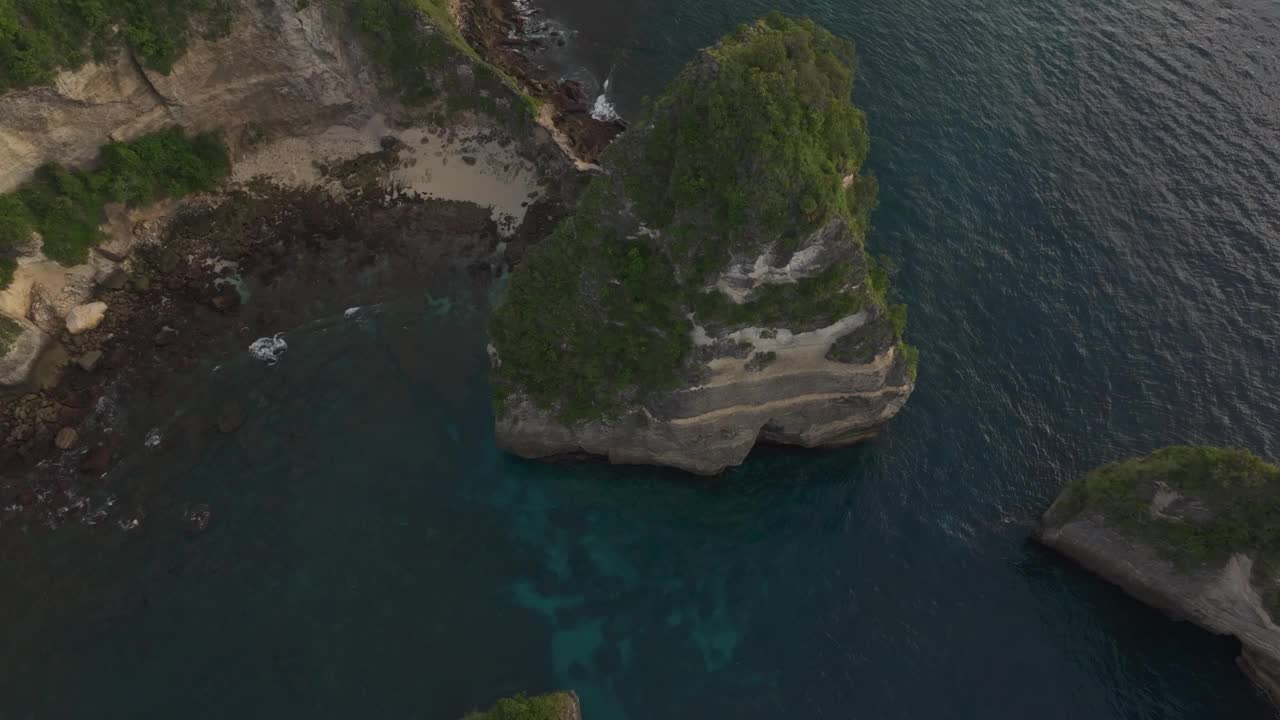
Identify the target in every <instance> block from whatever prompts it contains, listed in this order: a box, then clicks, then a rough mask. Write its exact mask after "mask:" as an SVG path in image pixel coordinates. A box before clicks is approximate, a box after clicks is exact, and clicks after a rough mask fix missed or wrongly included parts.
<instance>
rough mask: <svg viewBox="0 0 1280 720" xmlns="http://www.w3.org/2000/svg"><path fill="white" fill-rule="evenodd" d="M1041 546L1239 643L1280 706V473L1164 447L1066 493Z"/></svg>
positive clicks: (1241, 455)
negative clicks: (1279, 624)
mask: <svg viewBox="0 0 1280 720" xmlns="http://www.w3.org/2000/svg"><path fill="white" fill-rule="evenodd" d="M1036 537H1037V538H1038V539H1039V541H1040V542H1042V543H1044V544H1045V545H1047V546H1048V547H1050V548H1053V549H1054V550H1057V551H1059V552H1061V553H1063V554H1064V555H1066V556H1067V557H1070V558H1071V559H1073V560H1075V561H1076V562H1078V563H1080V565H1082V566H1083V567H1085V568H1086V569H1088V570H1091V571H1093V572H1095V573H1097V574H1098V575H1100V576H1101V577H1103V578H1105V579H1107V580H1109V581H1111V582H1113V583H1115V584H1116V585H1119V586H1120V587H1121V588H1122V589H1124V590H1125V591H1126V592H1128V593H1129V594H1130V595H1133V596H1134V597H1135V598H1137V599H1139V600H1141V601H1143V602H1146V603H1148V604H1150V605H1152V606H1153V607H1156V608H1158V609H1160V610H1162V611H1164V612H1166V613H1167V614H1169V615H1171V616H1172V617H1175V618H1178V619H1183V620H1187V621H1190V622H1192V623H1195V624H1196V625H1199V626H1200V627H1202V628H1204V629H1206V630H1209V631H1210V632H1213V633H1217V634H1220V635H1230V636H1233V637H1235V638H1236V639H1237V640H1239V641H1240V645H1241V654H1240V660H1239V662H1240V666H1241V668H1242V669H1243V670H1244V671H1245V672H1246V673H1247V674H1248V675H1249V676H1250V677H1251V678H1253V679H1254V681H1255V682H1257V683H1258V685H1259V686H1260V687H1262V688H1263V689H1264V690H1265V691H1266V693H1267V694H1268V695H1269V696H1270V697H1271V699H1272V700H1273V701H1276V702H1280V626H1277V624H1276V622H1275V619H1276V618H1278V617H1280V467H1276V466H1274V465H1271V464H1269V463H1266V462H1263V461H1262V460H1260V459H1259V458H1257V457H1255V456H1254V455H1252V454H1251V453H1249V452H1247V451H1244V450H1231V449H1221V448H1211V447H1185V446H1177V447H1169V448H1165V449H1162V450H1158V451H1156V452H1154V453H1152V454H1150V455H1147V456H1145V457H1139V458H1133V459H1129V460H1124V461H1121V462H1116V463H1112V464H1109V465H1105V466H1103V467H1100V468H1098V469H1096V470H1094V471H1092V472H1090V473H1089V474H1087V475H1085V476H1084V477H1082V478H1079V479H1077V480H1075V481H1072V482H1071V483H1068V484H1067V486H1066V488H1065V489H1064V490H1063V491H1062V494H1061V495H1060V496H1059V497H1058V499H1057V500H1056V501H1055V502H1054V503H1053V505H1052V507H1050V508H1049V510H1048V512H1046V513H1045V515H1044V518H1043V520H1042V522H1041V525H1040V528H1039V530H1038V532H1037V535H1036Z"/></svg>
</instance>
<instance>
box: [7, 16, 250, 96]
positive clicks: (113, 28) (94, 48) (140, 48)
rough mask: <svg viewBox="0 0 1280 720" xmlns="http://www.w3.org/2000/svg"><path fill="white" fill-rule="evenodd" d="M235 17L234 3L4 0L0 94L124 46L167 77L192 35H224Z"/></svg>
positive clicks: (101, 56) (47, 80)
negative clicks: (232, 13) (233, 16)
mask: <svg viewBox="0 0 1280 720" xmlns="http://www.w3.org/2000/svg"><path fill="white" fill-rule="evenodd" d="M231 12H232V3H231V0H183V1H182V2H173V1H172V0H0V91H4V90H8V89H11V88H21V87H28V86H31V85H39V84H43V83H47V82H49V81H50V80H52V79H53V76H54V74H55V73H56V72H57V71H58V70H62V69H74V68H76V67H79V66H80V65H81V64H83V63H84V62H86V61H88V60H91V59H98V60H100V59H103V58H105V57H106V56H107V54H108V52H109V51H110V50H111V49H112V48H115V47H118V46H120V45H126V46H128V47H129V48H130V49H131V50H133V52H134V53H135V54H136V55H137V56H138V57H139V58H140V59H141V61H142V62H143V64H145V65H146V66H147V67H148V68H151V69H153V70H158V71H160V72H163V73H167V72H169V70H170V69H171V68H172V67H173V63H174V62H175V61H177V59H178V58H179V57H181V56H182V53H183V52H184V51H185V50H186V47H187V43H188V42H189V41H190V39H191V37H192V36H193V35H194V34H196V33H201V34H204V35H206V36H211V37H217V36H221V35H224V34H226V33H227V32H228V31H229V30H230V27H231Z"/></svg>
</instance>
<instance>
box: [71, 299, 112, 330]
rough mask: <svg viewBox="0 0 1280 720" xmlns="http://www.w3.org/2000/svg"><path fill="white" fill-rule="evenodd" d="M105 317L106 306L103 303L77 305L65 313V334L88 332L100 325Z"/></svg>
mask: <svg viewBox="0 0 1280 720" xmlns="http://www.w3.org/2000/svg"><path fill="white" fill-rule="evenodd" d="M106 317H107V304H106V303H104V302H101V301H99V302H91V303H86V304H84V305H77V306H76V307H74V308H72V310H71V312H69V313H67V332H69V333H71V334H72V335H79V334H81V333H86V332H89V331H90V330H93V329H95V328H97V327H98V326H99V325H101V324H102V321H103V319H105V318H106Z"/></svg>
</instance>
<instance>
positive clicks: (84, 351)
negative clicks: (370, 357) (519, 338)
mask: <svg viewBox="0 0 1280 720" xmlns="http://www.w3.org/2000/svg"><path fill="white" fill-rule="evenodd" d="M255 7H257V8H258V9H255V10H252V13H251V14H250V16H249V17H250V18H256V19H257V20H262V21H263V25H264V27H261V28H250V29H240V30H234V31H233V32H232V33H231V36H230V37H229V38H226V39H223V40H221V41H218V42H216V43H211V44H210V46H208V47H206V46H202V45H197V46H195V47H193V48H192V49H191V50H190V51H189V52H188V55H187V57H186V58H185V60H184V62H188V63H190V64H191V65H192V66H193V67H197V68H198V67H204V66H205V63H210V62H211V63H217V62H220V61H222V60H224V59H225V58H226V49H227V48H228V47H234V45H235V44H236V43H239V44H240V45H241V48H240V49H241V51H242V54H243V55H246V56H248V57H250V58H258V57H262V58H266V59H265V60H262V61H261V63H260V64H270V63H271V62H276V61H277V60H279V53H278V51H277V50H274V49H268V48H265V47H264V43H265V44H268V45H269V44H271V43H277V44H278V38H273V37H272V35H271V32H272V30H271V28H272V27H273V26H275V25H276V24H278V20H279V18H280V17H283V16H286V15H288V14H289V13H291V12H294V11H293V10H292V9H291V8H290V7H286V5H285V4H280V5H278V6H272V7H271V8H270V9H263V8H266V7H267V6H255ZM299 12H302V11H299ZM306 12H308V13H310V14H309V15H308V17H309V18H310V19H309V20H308V23H310V28H311V32H312V33H313V34H314V33H328V32H334V33H336V34H335V35H333V36H331V39H330V40H328V41H326V42H323V43H321V46H322V47H325V46H327V47H329V48H331V49H332V48H335V47H338V46H342V47H344V48H345V49H344V51H343V52H342V53H340V54H341V56H342V58H343V59H342V61H341V62H339V63H336V64H335V63H333V62H331V60H319V61H318V62H319V63H320V66H321V67H323V69H322V70H321V71H320V72H319V75H318V76H319V77H323V78H324V82H323V86H324V88H325V89H324V90H322V91H320V93H319V94H317V93H316V85H314V84H313V80H314V79H315V78H316V77H317V75H316V74H315V73H312V74H311V75H308V73H307V72H305V71H304V70H303V68H306V67H314V65H312V60H311V59H308V58H307V57H303V56H301V55H300V54H299V53H302V52H304V50H305V51H306V52H311V51H312V50H314V49H315V44H314V43H315V38H314V37H313V38H311V39H310V41H309V42H310V43H311V44H308V45H306V47H305V48H303V47H294V48H291V49H290V50H291V51H292V54H288V55H287V62H286V64H287V65H288V66H289V69H288V70H286V72H285V75H283V76H278V75H275V74H271V75H269V76H267V77H264V78H263V79H262V80H261V84H260V86H259V87H256V88H254V87H251V86H252V83H253V82H255V78H253V77H252V73H249V75H250V77H249V78H248V79H247V82H248V83H249V86H250V87H247V88H246V86H245V85H243V84H241V85H237V87H236V89H235V91H234V92H235V93H236V94H235V95H234V96H231V97H228V96H226V95H224V94H219V93H220V91H219V90H217V88H211V87H206V88H180V87H177V85H176V84H175V81H176V80H177V79H180V76H182V75H183V73H186V74H187V75H188V76H192V77H195V78H198V79H207V78H208V76H207V75H205V74H201V73H196V72H193V71H188V70H184V69H183V68H182V67H179V68H176V69H175V72H174V77H172V78H169V81H170V85H169V86H168V87H172V88H175V93H176V95H177V96H179V97H185V98H195V97H213V98H215V102H218V103H221V106H222V110H221V112H222V113H223V114H224V115H225V113H226V112H228V111H229V110H228V108H232V107H234V108H238V109H239V110H243V111H244V113H245V115H244V116H243V117H238V118H235V123H234V124H232V125H231V127H232V128H235V129H234V131H233V132H231V134H229V135H226V137H227V138H228V139H229V142H228V145H229V146H230V148H231V150H232V152H233V156H234V157H233V159H234V163H233V168H232V179H231V181H229V182H227V183H226V184H225V185H224V186H223V187H221V188H219V189H218V190H217V191H215V192H212V193H205V194H200V195H195V196H190V197H188V198H184V199H182V200H177V201H167V202H165V203H161V204H159V205H154V206H147V207H140V208H126V207H124V206H109V207H108V209H107V210H108V211H107V218H108V221H107V222H106V223H105V224H104V225H103V231H104V232H105V234H106V237H107V239H106V240H105V241H104V242H103V243H101V244H100V245H99V246H98V247H97V248H95V249H94V250H93V251H92V252H91V261H90V262H89V263H87V264H85V265H83V266H76V267H74V268H62V267H59V266H57V265H56V264H55V263H52V262H46V261H42V260H41V256H40V255H39V254H38V251H36V252H37V254H36V255H35V256H34V257H33V258H31V259H30V260H24V261H22V262H21V264H20V265H19V271H18V280H17V281H16V282H15V283H14V285H13V286H12V287H11V288H10V289H9V290H8V291H6V292H5V293H0V295H3V296H4V298H7V299H6V300H5V303H6V305H5V306H4V307H7V308H9V310H8V311H7V312H15V313H17V317H22V318H24V319H23V320H21V321H20V323H25V324H19V321H15V324H19V327H21V328H23V329H26V327H27V325H30V326H31V327H32V328H35V329H36V330H35V331H33V332H32V333H30V335H31V336H32V337H38V338H39V339H40V340H41V342H40V345H39V347H38V348H35V350H36V352H33V353H31V354H30V355H29V357H26V358H23V359H22V360H21V362H20V363H17V364H18V365H22V367H17V366H16V365H15V364H14V363H10V364H11V365H15V366H14V367H13V368H11V369H13V370H14V371H15V372H14V373H12V374H13V375H14V378H11V380H14V379H16V380H17V381H16V382H10V383H9V385H8V386H7V387H0V527H31V526H35V525H49V526H57V525H59V524H61V523H62V522H65V521H67V520H68V519H71V518H75V517H80V518H81V519H82V520H85V519H87V516H88V515H90V514H93V515H94V518H93V522H98V521H100V520H102V519H103V518H101V517H98V516H97V514H96V513H97V510H96V509H95V508H94V507H93V505H92V503H91V502H90V501H89V500H88V499H87V498H88V495H89V494H90V493H88V492H86V490H87V489H91V488H94V487H101V486H103V485H104V484H107V485H109V484H110V482H111V479H110V474H111V471H112V468H113V467H114V465H115V464H116V460H117V459H118V458H119V457H120V455H121V454H122V452H123V451H124V449H125V447H126V446H128V445H129V444H130V443H133V442H135V441H140V440H141V439H140V438H133V437H130V438H125V437H123V436H122V435H121V434H120V431H119V428H112V427H110V426H109V425H110V423H107V422H104V421H103V420H102V416H103V402H105V400H104V399H105V398H107V397H108V396H112V397H121V398H124V399H123V402H125V403H126V404H130V403H136V402H145V400H144V398H147V397H156V396H161V395H164V394H165V393H167V392H169V388H171V387H177V386H180V385H181V384H182V383H184V382H189V380H187V379H184V375H185V374H189V373H191V372H195V371H196V369H197V368H198V366H199V365H200V364H201V361H202V359H204V358H208V357H228V356H230V355H231V354H235V353H244V352H246V351H247V348H248V347H249V345H250V344H251V343H253V342H254V341H255V340H257V339H260V338H271V337H273V336H274V335H275V334H276V333H278V332H279V331H280V330H282V329H287V328H290V327H296V326H298V325H300V324H301V323H304V322H306V321H308V320H312V319H315V318H317V317H322V316H325V315H333V314H334V313H337V314H339V315H340V314H341V313H342V312H343V310H344V309H345V308H349V307H352V306H355V305H365V304H372V303H378V302H383V301H387V300H394V299H395V298H396V297H397V296H402V297H403V296H413V295H415V294H418V293H421V291H422V290H423V288H426V287H436V288H454V289H457V290H458V291H459V292H463V293H466V292H479V293H483V291H485V290H487V288H488V287H489V285H490V284H491V283H492V281H493V280H494V279H495V278H496V277H498V276H500V275H501V274H502V273H503V272H505V269H506V268H507V267H508V266H509V263H511V262H516V261H518V260H519V258H520V257H521V256H522V255H523V252H524V248H525V247H526V246H527V245H528V244H529V243H531V242H536V241H537V240H538V239H540V238H541V236H542V235H544V234H545V233H546V232H548V231H549V229H550V227H552V226H554V224H555V223H556V222H557V221H558V219H559V218H560V217H561V216H562V215H563V214H564V212H565V208H566V207H567V206H568V205H570V204H571V203H572V201H573V198H574V196H575V194H576V192H577V189H578V187H579V185H580V181H579V180H578V179H577V175H578V173H577V172H576V171H575V170H574V169H573V161H572V160H571V159H570V158H569V157H567V156H566V155H565V153H564V152H563V149H562V147H559V146H558V145H557V143H556V142H555V141H554V139H553V138H552V136H551V134H550V133H549V132H547V131H546V130H544V129H543V128H542V127H540V126H538V125H537V124H533V123H530V124H528V125H525V126H522V127H521V126H512V125H510V124H507V123H504V122H501V121H499V122H494V120H493V119H491V118H486V117H483V116H482V115H475V114H467V115H466V116H465V117H462V118H459V119H456V120H451V121H448V122H440V121H439V120H438V119H437V120H433V119H431V116H426V117H424V116H423V115H422V114H421V113H418V112H415V111H412V110H406V109H405V108H402V107H400V106H399V105H398V104H397V103H395V102H393V101H389V100H386V99H385V98H376V97H372V96H368V95H367V94H359V93H352V92H348V90H349V89H350V88H353V87H356V86H358V85H359V84H360V83H361V78H362V77H367V76H368V74H369V73H371V72H374V71H373V70H372V69H371V68H369V67H367V66H365V65H364V64H363V61H362V60H360V59H359V57H358V55H359V48H358V45H348V44H345V43H346V42H347V41H345V40H341V39H340V36H341V33H340V32H337V31H334V30H332V29H331V28H330V24H329V21H328V20H326V19H325V18H324V17H323V16H321V15H316V14H315V13H319V12H320V11H319V10H309V11H306ZM261 13H265V15H260V14H261ZM271 18H276V20H275V21H272V22H266V20H270V19H271ZM287 44H288V43H287V42H286V45H287ZM259 52H261V53H263V54H262V55H260V56H259V55H258V54H257V53H259ZM456 62H458V63H460V64H459V65H458V67H459V68H465V67H466V66H467V63H469V62H471V61H469V60H467V59H465V58H462V57H459V59H458V60H457V61H456ZM78 72H79V73H80V74H81V75H84V74H85V73H89V75H90V76H92V77H100V76H101V75H102V74H103V73H109V72H113V71H112V70H111V66H110V65H107V66H94V67H91V68H89V69H88V70H86V71H78ZM133 72H142V71H140V70H137V69H136V68H135V69H134V70H133ZM282 77H283V80H282V79H281V78H282ZM282 83H283V85H282ZM291 83H294V84H296V83H301V84H303V85H304V86H306V89H305V90H303V89H299V90H298V91H294V90H288V89H286V88H287V87H289V86H290V84H291ZM60 87H64V88H65V87H66V86H65V84H64V85H61V86H60ZM343 88H346V89H347V90H343ZM279 92H285V93H287V94H292V96H293V97H294V98H295V99H294V100H291V101H290V102H291V103H293V105H292V106H291V107H290V109H288V112H289V113H290V114H291V115H294V116H300V115H301V114H302V111H303V108H310V109H311V110H312V111H314V112H315V113H316V115H315V117H313V118H300V117H295V119H296V120H298V122H297V123H290V122H283V121H271V120H268V121H266V122H262V123H259V122H257V121H256V119H255V118H256V117H257V116H256V115H255V113H256V110H255V108H258V107H260V106H261V107H269V106H271V103H270V102H269V101H267V102H265V103H264V98H269V97H271V96H273V95H274V94H275V93H279ZM308 93H309V94H308ZM14 98H17V99H18V100H20V104H25V105H23V106H24V107H27V108H28V109H30V108H31V107H37V108H38V107H45V106H48V107H61V106H62V105H61V104H62V102H63V101H62V100H60V99H58V98H57V97H55V96H50V95H49V94H48V93H47V92H45V91H43V90H37V91H34V92H33V91H20V92H19V93H18V94H16V95H9V96H6V101H7V100H12V99H14ZM218 98H221V99H220V100H219V99H218ZM246 98H247V99H246ZM503 102H507V103H517V102H519V100H518V99H517V98H516V97H515V96H514V94H512V96H511V97H509V98H507V99H506V100H504V101H503ZM40 103H45V105H43V106H42V105H40ZM50 103H52V105H50ZM9 107H11V108H12V107H15V106H14V105H13V104H12V103H9ZM95 107H96V106H95V105H92V104H90V105H84V106H82V107H81V109H80V110H76V111H74V112H78V113H81V115H83V114H84V113H89V114H90V115H92V114H93V113H95V112H97V111H96V110H95V109H94V108H95ZM113 112H114V111H113ZM144 112H145V110H144ZM272 112H276V113H278V112H279V109H278V108H277V109H275V110H270V111H268V112H267V117H270V116H271V113H272ZM66 113H67V111H66V110H61V109H60V110H58V112H57V113H52V114H51V113H48V112H44V113H37V115H39V116H40V117H43V118H45V119H46V120H48V121H50V122H63V121H66V122H68V123H70V125H69V127H70V128H72V129H74V128H76V127H77V125H76V120H75V117H70V116H67V115H66ZM5 117H7V116H3V117H0V125H3V124H4V122H5ZM85 117H89V116H85ZM335 120H336V122H334V121H335ZM94 122H98V121H94ZM112 122H115V121H114V120H112ZM150 122H151V121H148V123H150ZM330 123H331V124H330ZM149 126H150V125H149V124H148V125H144V126H139V125H138V123H137V122H132V123H131V124H130V127H149ZM101 128H102V126H101V124H100V123H99V124H95V125H92V126H91V127H88V126H87V127H86V134H85V135H84V139H83V142H84V143H86V144H87V143H89V142H94V141H93V139H92V138H93V137H95V135H96V133H98V132H100V130H101ZM0 130H2V128H0ZM19 132H25V130H19ZM64 136H65V132H64ZM73 145H74V144H73ZM73 145H68V144H67V143H66V142H63V143H62V144H60V145H58V146H56V147H52V146H51V147H50V152H52V153H53V156H52V159H58V160H63V159H67V158H72V159H74V153H75V152H79V151H75V150H74V149H73ZM68 148H72V149H73V152H72V155H67V154H66V153H67V151H68ZM46 159H48V158H46ZM10 180H11V179H10ZM38 271H39V272H38ZM40 273H44V274H40ZM459 283H461V285H460V284H459ZM44 297H49V298H53V299H56V300H57V301H58V302H57V303H56V304H50V303H48V302H45V301H44V300H42V298H44ZM42 308H47V309H42ZM76 308H81V310H77V309H76ZM0 309H3V308H0ZM83 309H89V310H92V311H93V312H92V313H91V314H90V317H89V320H90V322H87V323H82V322H81V321H80V320H79V319H77V318H76V317H75V316H76V315H77V314H78V313H81V312H83ZM37 323H38V324H37ZM3 329H4V328H0V330H3ZM73 331H74V332H73ZM6 338H7V336H6ZM28 365H29V367H27V366H28ZM241 421H242V419H241ZM239 424H240V422H238V418H237V412H236V409H235V408H234V407H229V408H228V409H227V411H226V412H225V413H223V414H221V415H220V416H219V417H212V418H208V419H207V422H206V423H205V426H206V428H207V430H208V431H209V432H214V433H234V432H235V430H236V429H237V427H238V425H239ZM98 509H100V508H98ZM196 524H197V525H199V522H197V523H196Z"/></svg>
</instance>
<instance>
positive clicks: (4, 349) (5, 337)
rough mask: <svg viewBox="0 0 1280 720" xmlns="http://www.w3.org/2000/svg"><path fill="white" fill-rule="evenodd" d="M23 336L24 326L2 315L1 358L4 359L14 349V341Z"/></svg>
mask: <svg viewBox="0 0 1280 720" xmlns="http://www.w3.org/2000/svg"><path fill="white" fill-rule="evenodd" d="M21 334H22V326H21V325H19V324H18V323H17V321H16V320H11V319H9V318H7V317H5V316H3V315H0V357H4V356H5V355H6V354H8V352H9V348H11V347H13V341H14V340H17V339H18V336H19V335H21Z"/></svg>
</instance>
